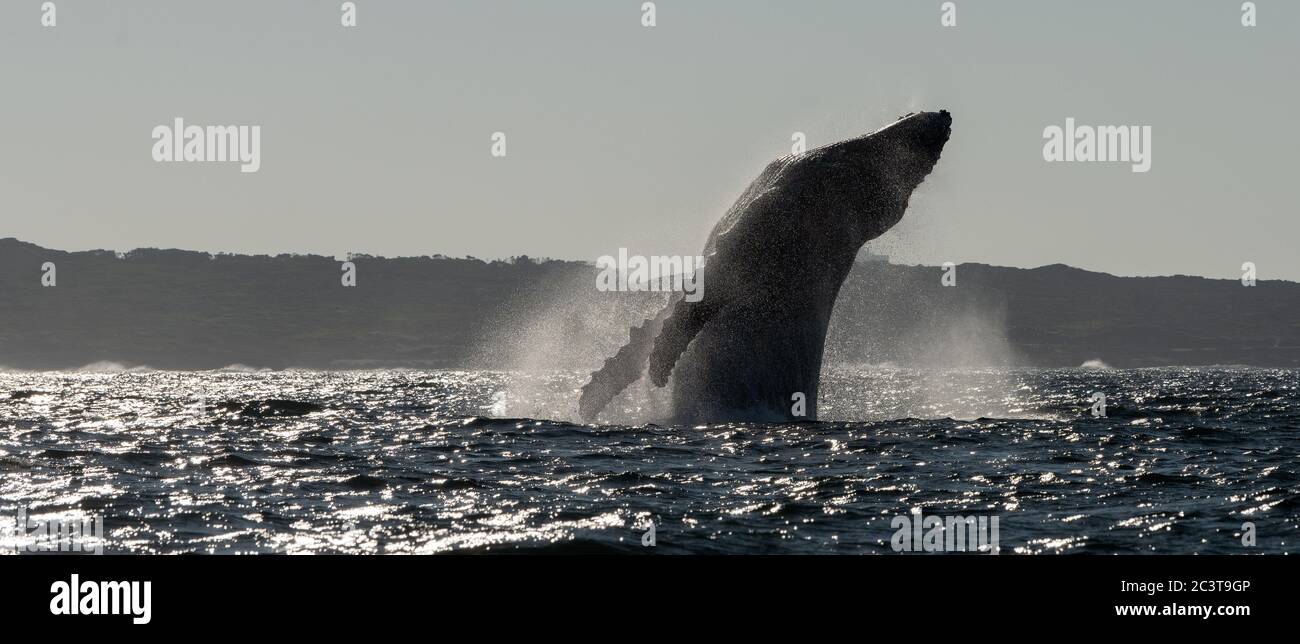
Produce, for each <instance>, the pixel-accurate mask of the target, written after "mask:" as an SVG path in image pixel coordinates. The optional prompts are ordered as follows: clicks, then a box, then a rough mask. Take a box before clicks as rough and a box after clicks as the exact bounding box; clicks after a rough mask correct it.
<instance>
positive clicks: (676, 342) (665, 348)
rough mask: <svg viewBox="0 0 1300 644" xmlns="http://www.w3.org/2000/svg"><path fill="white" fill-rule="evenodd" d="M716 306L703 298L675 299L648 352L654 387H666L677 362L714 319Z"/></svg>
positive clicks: (706, 298) (707, 298) (651, 380)
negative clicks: (651, 348)
mask: <svg viewBox="0 0 1300 644" xmlns="http://www.w3.org/2000/svg"><path fill="white" fill-rule="evenodd" d="M715 306H716V305H714V304H713V302H712V301H711V300H710V299H709V297H708V296H706V297H705V299H703V300H700V301H698V302H688V301H686V300H685V299H682V300H678V301H677V304H676V306H673V307H671V310H672V314H671V315H669V316H668V319H666V320H664V324H663V329H662V330H661V331H659V337H657V338H655V341H654V351H652V352H651V353H650V382H653V383H654V385H655V386H656V387H662V386H664V385H666V384H668V377H669V376H670V375H672V373H673V366H674V365H676V364H677V359H678V358H680V357H681V355H682V353H683V352H684V351H686V347H687V346H688V345H689V344H690V343H691V340H693V339H695V336H696V335H698V334H699V333H700V329H703V328H704V325H705V324H706V323H707V322H708V321H709V318H711V317H713V312H714V309H715Z"/></svg>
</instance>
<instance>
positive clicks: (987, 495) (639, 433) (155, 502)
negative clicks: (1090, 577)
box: [0, 368, 1300, 554]
mask: <svg viewBox="0 0 1300 644" xmlns="http://www.w3.org/2000/svg"><path fill="white" fill-rule="evenodd" d="M584 375H585V374H582V373H572V372H553V373H546V374H533V375H525V374H507V373H493V372H465V371H361V372H307V371H280V372H247V371H228V372H107V373H106V372H85V373H71V372H67V373H0V476H2V477H3V479H2V481H3V482H2V483H0V522H4V523H6V524H8V523H11V522H12V519H10V518H9V517H12V516H14V514H15V513H16V511H17V509H18V508H20V507H26V508H28V509H29V512H30V515H31V516H32V517H34V518H60V517H79V516H93V515H101V516H102V517H103V518H104V522H105V525H106V543H105V544H104V550H105V552H109V553H115V552H116V553H122V552H130V553H178V552H203V553H259V552H283V553H338V552H343V553H407V552H411V553H427V552H485V551H490V552H556V553H564V552H595V553H600V552H627V553H640V552H650V551H653V552H655V553H726V554H736V553H844V554H848V553H891V552H893V550H892V549H891V545H890V544H891V538H892V537H893V535H894V532H895V529H894V527H891V520H893V519H894V518H895V517H897V516H899V515H906V514H908V513H909V512H910V511H912V510H913V509H914V508H920V509H921V511H922V512H923V513H924V514H925V515H927V516H929V515H938V516H944V515H962V516H987V517H997V518H998V520H999V526H1000V527H999V545H1000V548H1001V552H1002V553H1004V554H1005V553H1076V552H1084V553H1239V554H1240V553H1285V552H1291V551H1295V550H1297V544H1300V467H1298V466H1297V463H1298V460H1297V457H1298V456H1300V372H1297V371H1293V370H1264V369H1247V368H1240V369H1237V368H1224V369H1150V370H1100V369H1098V370H1085V369H1071V370H1011V371H1007V370H1000V371H924V370H903V369H889V368H870V369H869V368H863V369H848V368H841V369H836V370H833V371H832V372H831V373H828V374H827V375H826V377H825V378H824V382H823V387H824V391H823V392H822V409H821V412H822V416H823V418H824V419H828V420H826V421H825V422H819V423H805V424H797V425H763V424H716V425H706V426H660V425H655V424H649V423H645V422H644V421H641V420H635V421H634V420H628V421H627V422H628V423H629V424H613V425H598V426H588V425H582V424H575V423H570V422H565V421H563V420H545V419H546V418H550V419H563V418H567V417H570V416H571V415H572V414H573V409H572V408H573V406H574V405H575V403H576V398H577V396H576V389H577V388H578V387H579V386H580V385H581V384H582V382H583V377H584ZM1093 392H1102V393H1104V394H1105V395H1106V398H1107V408H1106V417H1104V418H1102V417H1093V416H1092V415H1091V413H1090V410H1091V407H1092V405H1091V403H1090V401H1089V398H1090V396H1091V395H1092V393H1093ZM623 404H624V408H623V409H620V410H616V411H615V415H616V416H617V417H623V416H625V417H627V418H629V419H632V418H635V417H637V416H647V415H649V416H652V415H653V405H654V401H653V398H645V399H643V400H642V401H640V402H628V401H623ZM524 416H527V417H524ZM649 522H653V523H654V525H655V545H654V546H653V549H652V548H650V547H646V546H643V545H642V536H643V534H644V533H645V532H646V528H647V524H648V523H649ZM1246 523H1250V524H1253V527H1254V534H1255V536H1256V543H1255V545H1254V546H1253V547H1250V546H1246V545H1243V543H1242V538H1241V535H1242V531H1243V524H1246ZM5 527H8V526H5ZM6 538H8V539H9V542H8V548H7V549H8V550H12V545H13V543H14V537H13V535H9V536H8V537H6Z"/></svg>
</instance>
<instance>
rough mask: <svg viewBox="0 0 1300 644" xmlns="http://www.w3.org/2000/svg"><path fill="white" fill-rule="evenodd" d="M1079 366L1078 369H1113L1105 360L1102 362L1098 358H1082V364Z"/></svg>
mask: <svg viewBox="0 0 1300 644" xmlns="http://www.w3.org/2000/svg"><path fill="white" fill-rule="evenodd" d="M1079 368H1080V369H1113V368H1114V367H1111V366H1110V365H1108V364H1106V363H1105V362H1102V361H1101V359H1100V358H1093V359H1092V360H1084V361H1083V364H1081V365H1079Z"/></svg>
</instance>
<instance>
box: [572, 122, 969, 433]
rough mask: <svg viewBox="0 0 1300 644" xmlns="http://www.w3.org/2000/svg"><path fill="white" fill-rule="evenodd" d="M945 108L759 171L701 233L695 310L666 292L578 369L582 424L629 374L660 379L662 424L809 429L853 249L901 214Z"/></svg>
mask: <svg viewBox="0 0 1300 644" xmlns="http://www.w3.org/2000/svg"><path fill="white" fill-rule="evenodd" d="M951 124H952V118H951V116H950V115H949V114H948V112H947V111H939V112H920V113H915V114H908V115H907V116H904V117H902V118H900V119H899V120H898V121H895V122H894V123H891V124H889V125H887V126H885V127H883V128H881V129H879V130H876V131H875V132H872V133H871V134H867V135H864V136H860V137H856V138H853V139H848V140H845V141H840V142H838V143H833V144H831V145H827V146H824V147H821V148H815V149H812V150H808V151H807V152H805V153H803V154H800V155H792V156H786V157H782V158H780V159H777V160H776V161H773V162H772V163H771V164H769V165H768V166H767V167H766V168H765V169H764V170H763V172H762V173H760V174H759V176H758V177H757V178H756V179H755V180H754V181H753V182H752V183H751V184H750V185H749V187H748V188H747V189H746V190H745V192H744V193H742V194H741V196H740V198H739V199H737V200H736V203H735V204H734V205H733V206H732V207H731V208H730V209H729V210H728V211H727V213H726V214H725V215H723V217H722V219H721V220H719V221H718V223H717V225H715V226H714V229H713V232H712V233H711V234H710V235H709V239H708V241H707V242H706V243H705V247H704V258H705V265H704V267H703V269H701V274H700V275H699V276H698V278H699V279H703V280H705V282H706V283H707V286H708V288H707V289H705V295H704V297H703V298H702V299H699V300H698V301H688V300H687V299H686V298H684V297H683V296H682V294H681V293H675V294H674V295H673V297H672V298H670V299H669V302H668V304H667V305H666V306H664V308H663V309H662V310H660V311H659V313H658V314H657V315H655V316H654V317H652V318H649V319H647V320H645V321H644V322H643V323H642V324H640V325H638V326H636V327H633V328H632V329H631V331H630V332H629V337H628V342H627V343H626V344H625V345H624V346H623V347H622V348H621V349H619V350H618V352H617V353H616V354H615V355H614V356H612V357H610V358H609V359H607V360H606V361H605V364H604V365H603V366H602V367H601V368H600V369H599V370H597V371H595V372H594V373H592V377H591V380H590V381H589V382H588V383H587V384H586V385H585V386H584V387H583V388H582V397H581V399H580V400H579V403H578V410H579V413H580V414H581V415H582V417H583V418H584V419H585V420H586V421H588V422H591V421H593V420H595V419H596V417H597V416H598V415H599V414H600V412H601V411H602V410H603V409H604V408H605V407H606V406H607V405H608V404H609V402H610V401H611V400H613V398H614V397H615V396H617V395H618V394H619V393H621V392H622V391H623V390H624V389H625V388H627V386H628V385H630V384H632V383H633V382H636V381H637V380H639V379H640V378H642V377H643V376H648V377H649V379H650V381H651V383H652V384H654V385H655V386H657V387H663V386H665V385H667V384H668V383H669V381H670V380H671V383H672V386H673V388H672V409H671V411H670V413H669V416H670V418H669V419H668V420H670V421H674V422H725V421H752V422H799V421H810V420H816V418H817V393H818V388H819V385H820V380H821V365H822V353H823V351H824V349H825V342H826V330H827V328H828V326H829V324H830V317H831V311H832V310H833V309H834V306H835V299H836V297H837V296H838V295H839V289H840V285H841V284H842V283H843V282H844V278H845V277H846V276H847V275H848V273H849V270H850V269H851V268H852V266H853V260H854V258H855V257H856V256H857V254H858V251H859V250H860V249H861V247H862V245H863V244H864V243H866V242H867V241H869V240H871V239H874V238H875V237H878V236H879V235H881V234H883V233H884V232H885V231H887V230H889V228H891V227H892V226H893V225H894V224H896V223H897V222H898V221H899V220H900V219H901V218H902V216H903V213H904V212H905V211H906V209H907V203H908V200H909V198H910V197H911V194H912V192H913V191H914V190H915V189H916V187H917V186H919V185H920V184H921V182H922V181H924V179H925V178H926V176H928V175H929V174H930V171H931V170H932V169H933V168H934V166H935V164H936V163H938V161H939V156H940V154H941V153H942V152H943V148H944V145H945V144H946V143H947V141H948V137H949V133H950V128H951Z"/></svg>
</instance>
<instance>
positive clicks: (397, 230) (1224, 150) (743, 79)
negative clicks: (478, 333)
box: [0, 0, 1300, 280]
mask: <svg viewBox="0 0 1300 644" xmlns="http://www.w3.org/2000/svg"><path fill="white" fill-rule="evenodd" d="M355 2H356V4H357V7H358V26H357V27H355V28H350V29H348V28H343V27H342V26H341V25H340V21H339V17H340V11H339V5H340V4H341V2H338V1H334V0H310V1H308V0H298V1H294V0H276V1H274V2H266V1H261V0H223V1H221V2H216V1H213V2H198V1H186V2H179V1H175V0H170V1H169V0H129V1H128V0H111V1H110V0H55V3H56V6H57V11H58V13H57V19H58V24H57V26H56V27H53V28H46V27H42V26H41V24H40V18H41V10H40V5H41V2H40V1H38V0H6V1H5V2H4V3H3V4H2V5H0V82H3V93H2V94H0V96H2V98H0V116H2V117H3V118H0V141H3V143H4V151H3V154H0V237H5V236H13V237H17V238H19V239H22V240H25V241H30V242H34V243H37V244H41V245H43V246H48V247H53V248H59V249H66V250H84V249H91V248H107V249H113V250H129V249H132V248H137V247H164V248H186V249H194V250H204V251H212V252H217V251H229V252H245V253H280V252H299V253H305V252H313V253H321V254H327V255H343V254H345V253H347V252H363V253H371V254H376V255H388V256H393V255H429V254H434V253H443V254H447V255H454V256H461V255H466V254H469V255H474V256H478V257H483V258H496V257H507V256H511V255H518V254H527V255H531V256H549V257H557V258H565V259H580V260H586V261H594V260H595V259H596V258H597V257H598V256H600V255H606V254H614V253H616V252H617V249H618V248H619V247H626V248H629V249H631V250H632V252H633V253H640V254H647V255H648V254H681V255H695V254H697V253H699V251H700V247H701V245H702V243H703V240H704V237H705V235H706V234H707V232H708V230H709V229H710V228H711V227H712V225H713V224H714V222H716V221H717V219H718V218H719V217H720V216H721V215H722V213H723V212H724V211H725V209H726V208H727V207H728V206H729V205H730V204H731V202H732V201H733V200H734V199H735V198H736V197H737V196H738V195H739V194H740V192H741V190H742V189H743V188H744V187H745V185H746V184H747V183H748V182H749V181H750V180H751V179H752V178H753V177H754V176H755V175H757V173H758V172H759V171H760V170H761V169H762V167H763V166H764V165H765V164H766V163H767V162H768V161H770V160H771V159H773V158H775V157H777V156H779V155H781V154H785V153H788V152H789V149H790V137H791V133H793V132H796V131H801V132H804V133H806V135H807V137H808V143H809V145H810V146H817V145H824V144H827V143H830V142H833V141H835V140H839V139H843V138H847V137H852V136H856V135H859V134H862V133H865V132H868V131H871V130H874V129H876V128H878V127H880V126H881V125H884V124H886V123H888V122H889V121H891V120H893V119H894V118H895V117H897V116H899V115H902V114H903V113H906V112H908V111H912V110H936V109H948V110H950V111H951V112H952V114H953V136H952V139H951V141H950V142H949V144H948V146H947V148H946V150H945V152H944V155H943V158H942V160H941V161H940V162H939V165H938V166H937V168H936V170H935V173H934V174H933V175H932V176H931V177H930V179H929V180H928V181H927V182H926V183H925V184H923V185H922V186H921V188H920V189H919V190H918V192H917V193H916V195H915V196H914V198H913V202H912V207H911V208H910V210H909V212H908V214H907V215H906V216H905V217H904V219H903V222H902V223H901V224H900V225H899V226H898V227H896V228H895V229H894V230H893V231H891V232H890V233H888V234H886V236H885V237H882V238H881V239H880V240H878V241H877V242H873V246H872V247H873V248H874V249H876V250H878V251H880V252H885V253H888V254H890V255H892V256H893V257H894V258H895V260H896V261H901V262H906V263H925V264H939V263H942V262H945V261H953V262H959V263H960V262H984V263H990V264H999V265H1008V266H1021V267H1034V266H1041V265H1044V264H1052V263H1065V264H1070V265H1073V266H1078V267H1081V268H1086V269H1090V270H1100V271H1106V272H1110V273H1115V274H1118V275H1169V274H1180V273H1181V274H1193V275H1206V276H1211V277H1224V278H1237V277H1239V276H1240V270H1239V267H1240V266H1241V264H1242V262H1244V261H1252V262H1255V263H1256V265H1257V266H1258V270H1259V278H1260V279H1270V278H1284V279H1291V280H1300V252H1297V243H1298V242H1297V240H1300V212H1298V210H1300V209H1298V208H1297V199H1296V196H1295V189H1296V183H1297V180H1296V178H1295V177H1294V174H1295V169H1296V165H1297V164H1296V161H1295V156H1296V154H1297V152H1298V151H1300V135H1298V134H1297V129H1296V127H1295V126H1294V119H1296V118H1297V116H1298V115H1300V110H1298V109H1297V108H1300V89H1298V86H1300V83H1297V82H1296V75H1297V64H1300V44H1298V43H1300V37H1297V34H1300V3H1296V2H1289V1H1288V2H1283V1H1280V0H1271V1H1270V0H1261V1H1259V2H1257V5H1258V7H1259V12H1258V26H1257V27H1254V28H1245V27H1242V26H1241V9H1240V6H1241V2H1238V1H1236V0H1203V1H1187V0H1170V1H1167V2H1161V1H1150V0H1147V1H1142V2H1131V1H1118V0H1117V1H1113V2H1111V1H1096V0H1087V1H1084V0H1076V1H1073V2H1064V1H1043V0H1024V1H1011V0H956V5H957V26H956V27H955V28H944V27H941V26H940V4H941V3H940V2H939V1H938V0H933V1H931V0H891V1H874V2H873V1H870V0H851V1H849V0H846V1H842V2H838V1H837V2H832V1H823V2H808V1H798V0H785V1H780V2H762V1H757V0H735V1H723V0H710V1H707V2H701V1H699V0H690V1H688V0H659V1H658V2H657V3H656V4H657V22H658V24H657V26H655V27H653V28H646V27H643V26H642V25H641V4H642V1H641V0H590V1H579V0H555V1H551V2H542V1H538V0H520V1H515V2H502V1H496V0H445V1H429V2H424V1H420V2H417V1H414V0H412V1H409V2H407V1H398V0H355ZM177 116H180V117H183V118H184V119H185V120H186V122H187V123H190V124H199V125H228V124H237V125H259V126H261V129H262V149H261V169H260V171H258V172H257V173H252V174H242V173H240V171H239V167H238V165H237V164H186V163H155V162H154V161H153V160H152V158H151V149H152V144H153V140H152V139H151V131H152V129H153V127H154V126H156V125H160V124H170V123H171V122H172V119H174V118H175V117H177ZM1066 117H1073V118H1074V119H1076V121H1078V122H1079V123H1081V124H1091V125H1149V126H1151V128H1152V167H1151V170H1150V172H1147V173H1144V174H1141V173H1133V172H1131V171H1130V169H1129V166H1128V165H1127V164H1102V163H1093V164H1079V163H1073V164H1072V163H1053V164H1049V163H1047V162H1045V161H1044V160H1043V158H1042V148H1043V138H1042V134H1043V128H1044V127H1046V126H1048V125H1063V124H1064V122H1065V119H1066ZM495 131H502V132H505V133H506V135H507V153H508V154H507V156H506V157H505V158H493V157H492V156H491V155H490V152H489V151H490V147H491V140H490V137H491V134H492V133H493V132H495Z"/></svg>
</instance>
